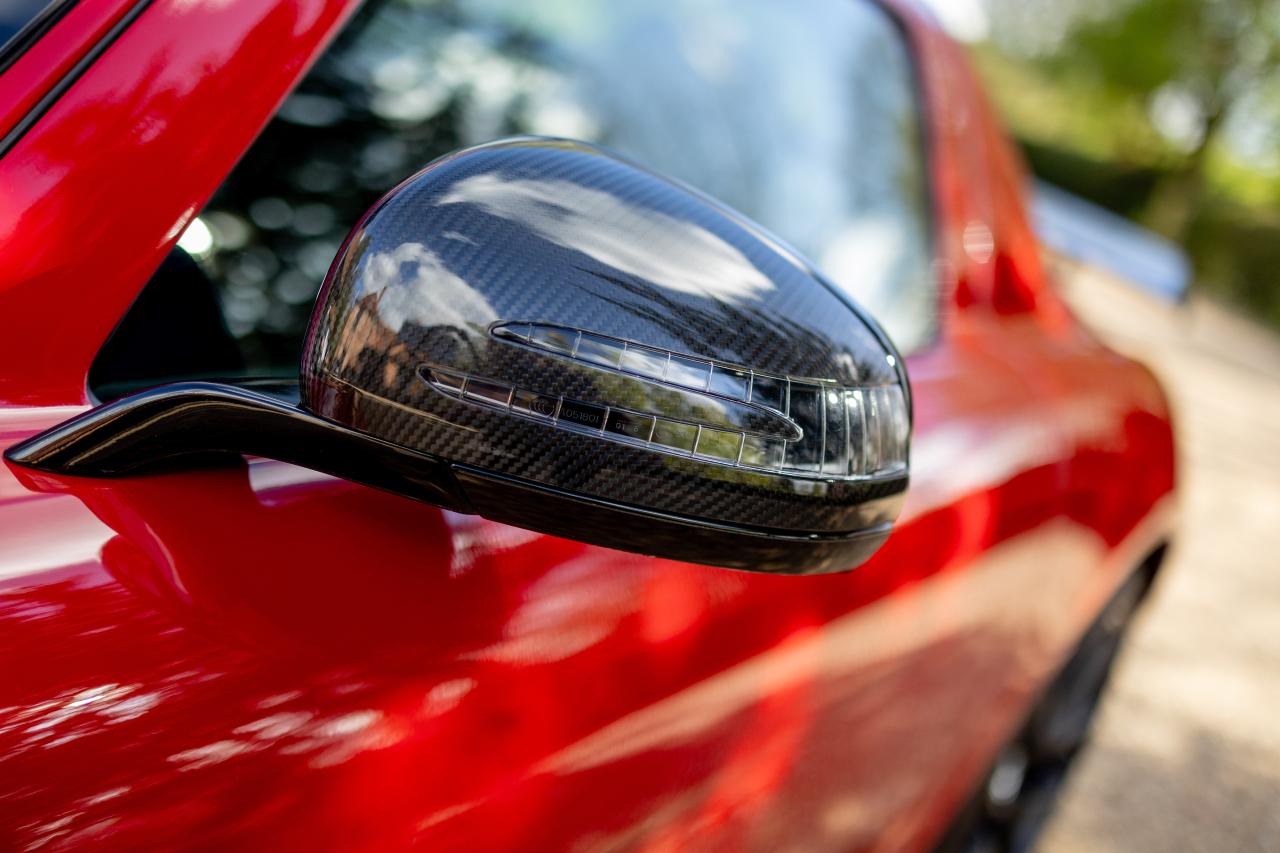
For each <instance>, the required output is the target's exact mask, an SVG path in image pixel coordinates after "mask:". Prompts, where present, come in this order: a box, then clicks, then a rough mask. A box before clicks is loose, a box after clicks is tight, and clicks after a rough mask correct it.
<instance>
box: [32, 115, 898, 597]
mask: <svg viewBox="0 0 1280 853" xmlns="http://www.w3.org/2000/svg"><path fill="white" fill-rule="evenodd" d="M300 379H301V382H300V389H299V390H298V391H297V392H295V394H294V395H293V396H292V397H291V396H289V394H288V392H287V390H286V391H281V390H279V389H274V390H273V389H265V388H253V387H246V386H243V385H240V386H236V385H226V384H214V383H203V382H189V383H179V384H173V385H166V386H161V387H159V388H155V389H151V390H149V391H144V392H142V393H140V394H135V395H133V396H131V397H125V398H122V399H120V400H116V401H113V402H111V403H108V404H106V405H104V406H101V407H99V408H97V409H94V410H92V411H90V412H87V413H86V414H84V415H81V416H80V417H78V418H75V419H73V420H71V421H68V422H67V423H66V424H63V425H61V426H59V427H56V428H55V429H53V430H50V431H49V432H47V433H44V434H42V435H40V436H37V437H36V438H34V439H31V440H29V441H28V442H26V443H24V444H22V445H19V446H17V447H15V448H13V449H12V450H11V451H10V454H9V456H10V458H11V459H13V460H14V461H16V462H19V463H22V464H26V465H29V466H32V467H35V468H39V469H42V470H45V471H54V472H61V473H70V474H77V475H81V476H120V475H125V474H129V473H132V472H134V471H137V470H141V469H144V468H147V467H153V466H155V465H157V464H162V463H163V464H170V465H172V464H174V463H175V460H176V461H179V462H180V463H181V462H182V460H188V459H190V458H191V457H192V456H193V455H208V454H211V453H214V454H216V453H227V452H232V453H252V454H256V455H261V456H268V457H272V458H277V459H282V460H285V461H290V462H295V463H298V464H302V465H306V466H308V467H312V468H316V469H319V470H322V471H327V472H330V473H333V474H337V475H339V476H342V477H346V478H348V479H352V480H356V481H358V482H362V483H367V484H369V485H373V486H376V487H379V488H383V489H387V490H389V491H394V492H397V493H399V494H403V495H406V496H409V497H413V498H417V499H420V500H425V501H429V502H432V503H437V504H440V505H443V506H447V507H449V508H452V509H455V510H458V511H462V512H475V513H479V514H481V515H483V516H486V517H488V518H492V519H495V520H498V521H503V522H508V523H511V524H515V525H518V526H521V527H527V528H531V529H534V530H540V531H543V532H547V533H552V534H555V535H559V536H565V537H569V538H573V539H578V540H581V541H585V542H590V543H594V544H599V545H605V546H609V547H615V548H623V549H626V550H631V551H639V552H643V553H649V554H655V555H659V556H663V557H669V558H673V559H680V560H688V561H692V562H699V563H706V564H710V565H718V566H727V567H732V568H739V569H748V570H752V571H763V572H777V573H788V574H792V573H794V574H802V573H811V572H829V571H841V570H845V569H849V568H852V567H854V566H856V565H858V564H859V563H861V562H862V561H863V560H865V559H866V558H867V557H868V556H869V555H870V554H871V553H873V552H874V551H875V549H876V548H878V547H879V546H880V544H881V543H882V542H883V541H884V540H885V538H886V537H887V536H888V535H889V532H890V530H891V528H892V525H893V522H894V519H895V518H896V517H897V514H898V512H899V510H900V508H901V505H902V501H903V497H904V494H905V491H906V488H907V477H908V465H907V460H908V445H909V438H910V421H911V398H910V390H909V386H908V384H907V377H906V372H905V369H904V366H903V363H902V360H901V358H900V357H899V356H898V354H897V353H896V352H895V350H894V348H893V345H892V344H891V343H890V341H889V339H888V338H887V336H886V335H885V334H884V332H883V331H882V330H881V329H880V328H879V326H877V324H876V323H875V322H874V320H872V319H871V318H870V317H868V316H867V315H866V314H865V313H864V312H862V311H861V310H860V309H859V308H858V306H856V305H854V304H852V303H851V302H850V301H848V299H847V297H845V296H843V295H841V294H840V293H839V291H837V290H836V289H835V288H834V287H832V286H831V285H830V284H829V283H828V282H827V281H826V280H825V279H823V277H822V276H821V275H820V274H819V273H817V272H816V271H815V270H814V269H813V268H812V267H811V266H810V265H809V264H808V263H806V262H805V261H804V260H803V259H801V258H799V257H798V256H797V255H796V254H795V253H794V252H792V251H791V250H790V249H788V248H787V247H786V246H784V245H782V244H781V243H780V242H779V241H778V240H776V239H775V238H773V237H772V236H770V235H769V234H767V233H765V232H764V231H763V230H762V229H761V228H760V227H759V226H756V225H754V224H753V223H751V222H749V221H747V220H745V219H744V218H743V217H741V216H739V215H738V214H736V213H734V212H733V211H731V210H728V209H726V208H725V207H723V206H721V205H719V204H718V203H716V202H715V201H713V200H711V199H709V198H707V197H706V196H703V195H701V194H699V193H697V192H696V191H694V190H691V189H689V188H687V187H684V186H682V185H679V184H676V183H673V182H671V181H669V180H666V179H664V178H662V177H659V176H657V175H654V174H652V173H650V172H648V171H645V170H644V169H642V168H639V167H637V166H635V165H633V164H631V163H628V162H626V161H624V160H622V159H619V158H618V157H616V156H614V155H612V154H610V153H608V152H605V151H603V150H601V149H599V148H595V147H592V146H589V145H585V144H582V143H577V142H571V141H565V140H548V139H514V140H507V141H503V142H497V143H492V144H489V145H484V146H479V147H476V148H471V149H467V150H464V151H460V152H458V153H455V154H453V155H450V156H448V157H445V158H442V159H440V160H437V161H436V162H434V163H432V164H431V165H430V166H428V167H427V168H425V169H424V170H423V171H421V172H419V173H418V174H416V175H414V176H413V177H411V178H409V179H408V180H407V181H405V182H404V183H402V184H401V185H400V186H398V187H396V188H395V189H393V190H392V191H391V192H389V193H388V194H387V195H386V196H384V197H383V198H382V199H381V200H380V201H379V202H378V203H377V204H376V205H374V207H373V208H372V209H371V210H370V211H369V213H368V214H366V216H365V217H364V219H363V220H362V221H361V222H360V223H359V224H358V225H357V226H356V228H355V229H354V230H353V231H352V232H351V234H350V236H349V237H348V238H347V241H346V243H345V244H344V245H343V247H342V249H341V250H340V251H339V253H338V256H337V258H336V259H335V260H334V263H333V266H332V267H331V269H330V271H329V274H328V276H327V277H326V279H325V282H324V285H323V287H322V288H321V292H320V296H319V298H318V300H317V304H316V309H315V313H314V315H313V317H312V321H311V327H310V330H309V332H308V335H307V341H306V347H305V353H304V356H303V363H302V368H301V377H300Z"/></svg>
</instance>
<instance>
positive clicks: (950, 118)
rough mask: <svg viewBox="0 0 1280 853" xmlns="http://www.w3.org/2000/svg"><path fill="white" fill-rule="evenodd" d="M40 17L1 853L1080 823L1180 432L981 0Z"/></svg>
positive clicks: (19, 57) (1160, 525)
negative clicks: (1121, 318)
mask: <svg viewBox="0 0 1280 853" xmlns="http://www.w3.org/2000/svg"><path fill="white" fill-rule="evenodd" d="M5 36H10V38H9V39H8V41H6V42H5V43H4V45H3V47H0V233H2V235H3V237H2V238H0V450H4V452H5V462H4V463H3V465H0V648H2V650H3V652H2V655H0V660H3V664H0V666H2V667H3V668H2V670H0V672H2V673H3V677H2V678H0V846H3V847H5V848H12V849H19V850H60V849H68V848H90V849H107V850H116V849H119V850H140V849H157V848H175V847H177V848H185V847H193V848H250V849H343V850H350V849H378V850H382V849H398V848H406V847H422V848H425V849H464V850H481V849H486V850H487V849H538V850H541V849H572V850H616V849H645V850H665V849H752V850H771V851H772V850H793V849H794V850H818V849H840V850H848V849H858V850H862V849H881V850H920V849H931V848H935V847H944V848H945V847H951V848H962V847H965V846H966V845H973V844H982V845H988V846H994V847H997V848H1000V847H1003V848H1009V849H1023V848H1025V847H1026V846H1028V845H1029V844H1030V843H1031V841H1032V840H1033V838H1034V834H1035V830H1036V828H1037V826H1038V824H1039V822H1040V821H1041V820H1042V819H1043V817H1044V815H1045V814H1046V812H1047V805H1048V803H1049V802H1050V801H1051V798H1052V795H1053V792H1054V790H1055V789H1056V787H1057V786H1058V784H1059V782H1060V780H1061V779H1062V776H1063V773H1064V772H1065V769H1066V767H1067V766H1068V763H1069V761H1070V759H1071V758H1072V756H1073V755H1074V754H1075V753H1076V752H1077V751H1078V750H1079V748H1080V747H1081V745H1082V743H1083V741H1084V739H1085V736H1086V733H1087V729H1088V723H1089V719H1090V715H1091V712H1092V710H1093V708H1094V706H1095V704H1096V702H1097V698H1098V695H1099V692H1100V691H1101V689H1102V687H1103V684H1104V682H1105V679H1106V673H1107V670H1108V667H1109V664H1110V662H1111V659H1112V657H1113V655H1114V653H1115V650H1116V647H1117V644H1118V642H1119V639H1120V637H1121V635H1122V632H1123V628H1124V626H1125V624H1126V623H1127V621H1128V617H1129V616H1130V615H1131V614H1132V612H1133V610H1134V608H1135V607H1136V605H1137V603H1138V601H1139V600H1140V598H1141V596H1142V594H1143V593H1144V592H1145V591H1146V589H1147V588H1148V586H1149V585H1150V583H1151V581H1152V579H1153V577H1154V576H1155V573H1156V571H1157V569H1158V567H1159V564H1160V561H1161V556H1162V554H1163V553H1164V550H1165V548H1166V547H1167V545H1168V543H1169V542H1170V539H1171V536H1172V531H1173V529H1174V515H1173V498H1174V439H1173V433H1172V428H1171V425H1170V419H1169V409H1168V405H1167V402H1166V400H1165V397H1164V394H1163V392H1162V391H1161V389H1160V386H1159V385H1158V383H1157V382H1156V380H1155V379H1154V378H1153V377H1152V375H1151V373H1150V372H1149V371H1147V370H1146V369H1145V368H1143V367H1142V366H1141V365H1139V364H1137V363H1135V362H1133V361H1130V360H1129V359H1127V358H1124V357H1122V356H1120V355H1117V354H1116V353H1114V352H1112V351H1111V350H1109V349H1107V348H1106V347H1105V346H1104V345H1102V344H1101V343H1100V342H1099V341H1098V340H1097V339H1096V338H1095V337H1093V336H1092V335H1091V334H1090V333H1089V332H1088V331H1087V330H1086V329H1084V328H1083V327H1082V326H1081V325H1080V324H1079V323H1078V322H1077V320H1076V319H1075V318H1074V317H1073V315H1072V313H1071V312H1070V311H1069V310H1068V309H1067V307H1065V305H1064V304H1063V302H1062V300H1061V299H1060V297H1059V296H1058V295H1057V294H1056V293H1055V291H1054V289H1053V285H1052V282H1051V281H1050V280H1049V279H1048V277H1047V276H1046V273H1045V270H1044V269H1043V268H1042V266H1041V260H1040V246H1039V244H1038V242H1037V239H1036V236H1035V234H1034V233H1033V231H1032V229H1031V228H1030V226H1029V224H1028V217H1027V212H1026V209H1025V207H1024V202H1023V183H1024V175H1023V172H1022V170H1021V166H1020V163H1019V161H1018V158H1017V156H1016V154H1015V152H1014V150H1013V149H1012V148H1011V146H1010V144H1009V142H1008V140H1007V139H1006V137H1005V136H1004V134H1003V133H1002V131H1001V129H1000V127H999V126H998V124H997V122H996V120H995V118H994V117H993V115H992V112H991V109H990V107H989V106H988V104H987V102H986V100H985V99H984V97H983V95H982V93H981V90H980V87H979V85H978V84H977V82H976V80H975V78H974V76H973V73H972V71H971V70H970V68H969V66H968V64H967V63H966V60H965V58H964V55H963V51H962V50H961V49H960V48H959V47H957V46H956V45H955V44H954V43H952V42H951V41H950V40H949V39H948V38H947V37H946V36H944V35H943V34H942V32H941V31H940V30H939V28H938V27H937V25H936V24H935V23H934V21H933V20H932V19H931V18H930V16H929V15H928V13H926V12H924V11H922V10H921V9H920V8H917V7H916V6H915V5H913V4H911V3H909V2H906V0H884V2H870V1H869V0H805V2H803V3H785V4H784V3H779V2H776V0H734V2H729V0H698V2H677V0H661V2H653V0H645V2H640V0H618V2H610V3H590V2H577V0H567V2H544V3H536V4H535V3H524V2H519V0H368V2H367V3H365V4H363V5H361V4H359V3H357V2H356V0H203V2H192V0H131V2H130V0H52V3H51V4H49V5H47V6H46V5H43V3H42V2H36V3H16V4H13V5H11V7H10V8H9V10H8V11H6V12H5V13H4V14H3V15H0V38H3V37H5ZM775 235H776V236H775Z"/></svg>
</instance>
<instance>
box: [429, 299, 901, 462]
mask: <svg viewBox="0 0 1280 853" xmlns="http://www.w3.org/2000/svg"><path fill="white" fill-rule="evenodd" d="M493 334H494V335H495V336H496V337H498V338H502V339H506V340H509V341H512V342H518V343H519V344H521V345H524V346H530V347H533V348H535V349H539V350H543V351H545V352H550V353H554V354H555V355H558V356H562V357H566V358H570V359H573V360H575V361H579V362H582V363H585V364H590V365H593V366H595V367H596V368H597V369H604V370H606V371H609V370H612V371H617V372H618V373H624V374H625V373H629V374H633V375H635V376H640V377H644V378H646V379H649V380H651V381H654V382H659V383H663V384H667V385H675V386H679V387H681V388H684V389H686V390H689V391H697V392H700V393H702V394H704V395H706V397H705V400H706V402H707V403H708V404H709V405H710V404H717V398H719V402H718V405H720V406H721V407H723V406H726V405H729V403H727V402H726V401H727V400H733V401H737V402H738V404H740V405H741V404H746V405H749V406H758V407H763V408H767V409H769V410H771V411H773V412H775V413H777V414H776V415H775V416H774V417H777V415H781V416H784V417H786V418H788V419H790V421H791V423H792V424H794V427H793V428H792V434H794V435H795V436H796V438H795V439H794V440H791V439H787V440H784V438H786V436H785V435H768V434H763V433H759V432H749V431H747V430H745V429H743V430H735V429H733V428H730V429H725V428H724V427H725V425H726V424H725V423H721V424H712V423H706V422H702V423H698V422H693V421H698V420H700V419H701V417H703V416H704V415H705V412H704V413H699V412H698V411H697V409H693V410H690V411H687V412H684V413H682V414H681V415H680V416H679V418H670V417H664V416H663V413H662V412H654V411H648V412H645V411H637V409H642V408H647V407H649V406H654V407H655V408H656V407H659V406H660V398H659V397H655V396H648V397H646V396H644V395H631V399H630V400H629V401H628V402H627V404H626V405H625V406H610V405H604V404H601V403H591V402H586V401H583V400H575V399H572V398H569V397H562V396H557V395H549V394H541V393H538V392H537V391H534V390H531V389H528V388H519V387H514V386H511V385H508V384H504V383H502V382H497V381H494V380H492V379H489V378H487V377H478V376H469V375H466V374H462V373H460V372H457V371H451V370H440V369H436V368H423V369H422V371H421V374H422V376H423V378H424V379H426V381H427V382H428V383H429V384H430V385H431V387H433V388H435V389H436V390H437V391H439V392H441V393H442V394H445V395H447V396H449V397H453V398H455V399H461V400H466V401H468V402H471V403H476V404H480V405H486V406H490V407H493V408H498V409H502V410H504V411H507V412H510V413H512V414H515V415H519V416H523V417H528V418H533V419H535V420H539V421H542V422H544V423H548V424H551V425H554V426H556V427H559V428H563V429H568V430H572V431H574V432H585V433H589V434H593V435H598V436H600V437H601V438H604V439H607V440H611V441H621V442H625V443H628V444H635V445H642V446H645V447H649V448H652V449H654V450H659V451H662V452H665V453H675V454H679V455H683V456H692V457H694V458H697V459H702V460H705V461H708V462H713V463H716V464H720V465H729V466H734V467H740V468H751V469H758V470H764V471H773V472H778V473H783V474H788V475H792V476H805V477H814V478H825V479H856V478H864V477H875V476H879V475H888V474H892V473H896V472H900V471H902V470H905V468H906V465H907V446H908V442H909V438H910V416H909V413H908V411H907V401H906V394H905V393H904V391H903V388H902V387H901V386H899V385H896V384H894V385H877V386H869V387H853V388H851V387H845V386H841V385H839V384H837V383H834V382H829V381H824V380H814V379H796V378H791V377H787V376H779V375H775V374H770V373H759V372H757V371H754V370H752V369H750V368H747V367H743V366H739V365H731V364H721V363H720V362H715V361H710V360H704V359H700V358H696V357H692V356H688V355H684V354H681V353H674V352H668V351H664V350H660V349H656V348H654V347H650V346H645V345H642V344H638V343H634V342H631V341H625V340H622V339H620V338H614V337H610V336H608V335H602V334H598V333H595V332H587V331H581V330H577V329H571V328H567V327H563V326H553V325H549V324H542V323H504V324H502V325H500V326H496V327H494V330H493ZM730 423H734V422H732V421H731V422H730Z"/></svg>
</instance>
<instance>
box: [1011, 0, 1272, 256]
mask: <svg viewBox="0 0 1280 853" xmlns="http://www.w3.org/2000/svg"><path fill="white" fill-rule="evenodd" d="M988 8H989V10H990V18H991V22H992V36H993V39H994V40H995V41H996V42H997V43H998V44H999V45H1000V47H1001V48H1002V49H1003V50H1008V51H1010V52H1014V53H1021V54H1022V55H1023V56H1024V57H1026V58H1029V59H1031V60H1032V61H1033V62H1035V63H1036V64H1038V65H1040V66H1041V67H1042V68H1043V70H1045V71H1046V72H1048V73H1050V74H1052V75H1054V76H1055V77H1057V78H1070V81H1071V84H1072V85H1075V86H1084V87H1088V88H1092V89H1094V90H1096V92H1097V94H1098V95H1099V97H1100V98H1102V99H1106V100H1107V101H1109V102H1112V103H1115V102H1126V101H1127V102H1129V103H1130V104H1132V105H1134V106H1137V107H1139V108H1140V110H1141V111H1142V114H1143V115H1145V116H1146V119H1147V122H1148V123H1149V124H1150V126H1151V128H1152V129H1154V130H1155V131H1156V132H1157V133H1158V134H1159V138H1161V139H1163V141H1164V143H1165V144H1164V145H1163V146H1162V148H1163V150H1162V151H1157V152H1152V151H1148V150H1134V147H1135V146H1136V147H1138V148H1139V149H1141V146H1142V145H1143V142H1144V140H1143V137H1142V135H1138V136H1135V137H1133V138H1130V139H1126V138H1125V136H1124V134H1123V132H1118V133H1117V136H1118V137H1119V138H1117V139H1116V140H1115V146H1114V149H1115V150H1116V151H1117V152H1119V153H1121V154H1122V156H1124V155H1126V154H1127V155H1128V156H1124V159H1130V160H1132V161H1137V162H1143V161H1145V164H1147V165H1158V166H1159V167H1160V168H1161V171H1162V172H1163V177H1162V178H1161V180H1160V181H1159V182H1158V183H1157V185H1156V187H1155V188H1154V190H1153V192H1152V193H1151V195H1150V197H1149V200H1148V203H1147V206H1146V211H1145V214H1144V217H1143V218H1144V219H1145V220H1146V223H1147V224H1148V225H1149V226H1151V227H1152V228H1154V229H1155V230H1157V231H1160V232H1162V233H1164V234H1166V235H1168V236H1170V237H1173V238H1174V239H1178V240H1185V239H1186V238H1187V236H1188V233H1189V229H1190V227H1191V225H1192V222H1193V220H1194V218H1195V216H1196V215H1197V213H1198V211H1199V210H1200V208H1201V205H1202V204H1203V202H1204V194H1205V183H1206V165H1207V161H1208V157H1209V155H1210V154H1211V153H1212V152H1213V151H1214V149H1215V147H1216V146H1217V145H1218V144H1219V143H1220V141H1221V137H1222V132H1223V130H1224V128H1226V127H1228V125H1229V124H1231V123H1235V124H1237V125H1249V124H1250V123H1251V124H1252V125H1253V126H1251V127H1250V126H1245V127H1240V128H1239V129H1240V130H1242V131H1243V132H1244V133H1245V134H1247V135H1248V134H1251V135H1252V136H1253V137H1254V138H1255V139H1257V138H1259V137H1260V136H1261V137H1262V138H1266V139H1270V140H1271V141H1272V143H1273V144H1272V147H1273V150H1274V148H1275V146H1274V142H1275V140H1276V136H1277V127H1276V121H1275V119H1276V118H1277V117H1276V116H1275V101H1276V95H1275V93H1276V92H1277V91H1278V90H1280V73H1278V71H1277V57H1278V56H1280V0H1121V2H1102V0H1076V2H1065V3H1064V2H1063V0H988ZM1268 106H1270V107H1271V109H1270V110H1268V109H1266V107H1268ZM1268 113H1270V115H1268ZM1268 119H1270V121H1269V122H1268V121H1267V120H1268ZM1264 122H1265V123H1267V125H1268V126H1266V127H1261V128H1260V127H1259V126H1258V125H1259V124H1260V123H1264ZM1146 138H1147V139H1149V138H1151V137H1150V135H1147V136H1146ZM1153 155H1154V156H1153ZM1153 160H1154V161H1155V162H1153Z"/></svg>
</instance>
